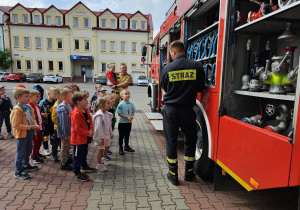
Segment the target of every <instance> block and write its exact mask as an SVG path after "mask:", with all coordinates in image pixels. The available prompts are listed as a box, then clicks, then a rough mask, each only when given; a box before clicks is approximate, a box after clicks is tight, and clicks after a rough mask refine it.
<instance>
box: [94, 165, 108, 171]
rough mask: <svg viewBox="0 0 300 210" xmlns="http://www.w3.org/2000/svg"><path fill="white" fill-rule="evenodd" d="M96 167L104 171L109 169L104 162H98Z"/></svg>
mask: <svg viewBox="0 0 300 210" xmlns="http://www.w3.org/2000/svg"><path fill="white" fill-rule="evenodd" d="M96 169H98V170H99V171H103V172H104V171H107V168H106V167H105V165H103V164H97V166H96Z"/></svg>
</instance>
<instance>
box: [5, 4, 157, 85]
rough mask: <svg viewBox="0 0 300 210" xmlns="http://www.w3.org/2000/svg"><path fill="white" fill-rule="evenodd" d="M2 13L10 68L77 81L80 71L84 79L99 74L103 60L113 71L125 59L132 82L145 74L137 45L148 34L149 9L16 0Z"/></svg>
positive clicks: (103, 69) (150, 30) (144, 41)
mask: <svg viewBox="0 0 300 210" xmlns="http://www.w3.org/2000/svg"><path fill="white" fill-rule="evenodd" d="M1 8H3V7H0V11H2V10H3V9H1ZM6 9H7V7H6ZM2 12H3V11H2ZM6 14H7V13H6ZM8 15H9V19H7V20H6V21H4V24H3V28H4V31H5V32H4V34H5V35H6V36H7V37H9V38H8V39H5V44H6V46H8V48H9V50H10V52H11V55H12V59H13V60H14V64H13V66H12V67H11V69H10V71H11V72H22V73H31V72H40V73H43V74H47V73H59V74H61V75H62V76H63V77H64V81H75V82H83V77H84V75H85V76H86V78H87V80H88V81H94V79H95V78H97V77H98V76H100V75H105V74H106V72H107V71H108V66H109V64H115V66H116V71H118V70H119V67H120V65H121V64H126V65H127V67H128V73H129V74H131V75H132V77H133V83H136V82H137V77H138V76H140V75H145V76H147V74H148V66H146V65H143V63H142V62H141V57H142V54H141V49H142V47H143V46H144V45H145V44H148V43H151V42H152V40H153V23H152V17H151V15H150V14H148V15H144V14H142V13H141V12H139V11H137V12H136V13H135V14H127V13H126V14H120V13H113V12H111V11H110V10H109V9H106V10H104V11H102V12H93V11H91V10H90V9H89V8H87V7H86V6H85V5H84V4H83V3H82V2H79V3H77V4H76V5H75V6H74V7H72V8H71V9H70V10H60V9H57V8H56V7H55V6H53V5H52V6H50V7H49V8H47V9H41V8H26V7H24V6H23V5H21V4H17V5H16V6H14V7H12V8H10V10H9V14H8Z"/></svg>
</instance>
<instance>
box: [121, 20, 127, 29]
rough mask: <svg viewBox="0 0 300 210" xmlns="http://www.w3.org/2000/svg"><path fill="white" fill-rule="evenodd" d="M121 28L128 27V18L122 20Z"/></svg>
mask: <svg viewBox="0 0 300 210" xmlns="http://www.w3.org/2000/svg"><path fill="white" fill-rule="evenodd" d="M121 29H126V20H121Z"/></svg>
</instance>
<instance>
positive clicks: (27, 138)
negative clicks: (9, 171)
mask: <svg viewBox="0 0 300 210" xmlns="http://www.w3.org/2000/svg"><path fill="white" fill-rule="evenodd" d="M29 94H30V91H29V90H26V89H25V88H16V89H15V90H14V92H13V95H14V97H15V99H16V100H17V105H15V106H14V108H13V110H12V112H11V115H10V122H11V125H12V127H13V128H14V135H15V138H16V139H17V153H16V158H15V169H16V171H15V174H14V178H16V179H21V180H23V179H28V178H29V174H28V173H26V172H30V171H35V170H37V169H38V167H37V166H33V165H31V164H30V163H29V156H30V154H31V152H32V137H33V135H34V133H35V130H39V129H40V126H39V125H37V123H36V121H35V116H34V111H33V109H32V108H30V106H29V105H27V103H28V102H29Z"/></svg>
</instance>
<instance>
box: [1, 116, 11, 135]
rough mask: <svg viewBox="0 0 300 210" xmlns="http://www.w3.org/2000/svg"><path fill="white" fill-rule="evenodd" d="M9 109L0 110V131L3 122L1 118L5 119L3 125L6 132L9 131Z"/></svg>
mask: <svg viewBox="0 0 300 210" xmlns="http://www.w3.org/2000/svg"><path fill="white" fill-rule="evenodd" d="M9 115H10V111H5V112H3V111H0V132H1V128H2V124H3V120H5V126H6V131H7V133H11V125H10V119H9Z"/></svg>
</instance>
